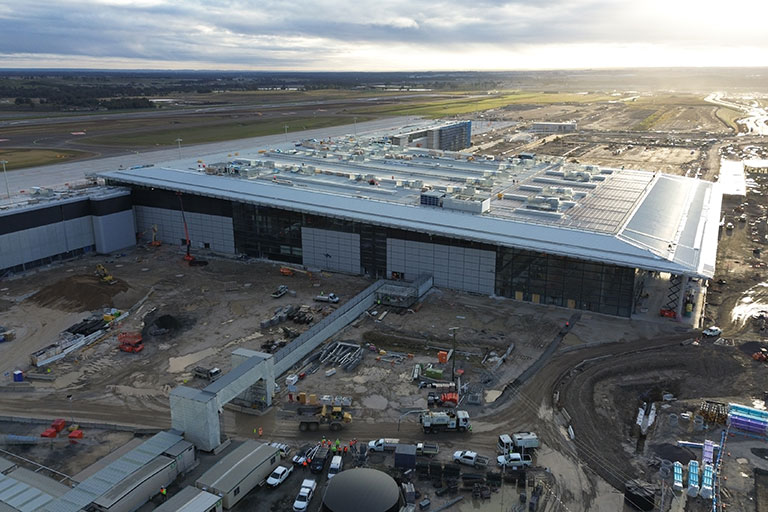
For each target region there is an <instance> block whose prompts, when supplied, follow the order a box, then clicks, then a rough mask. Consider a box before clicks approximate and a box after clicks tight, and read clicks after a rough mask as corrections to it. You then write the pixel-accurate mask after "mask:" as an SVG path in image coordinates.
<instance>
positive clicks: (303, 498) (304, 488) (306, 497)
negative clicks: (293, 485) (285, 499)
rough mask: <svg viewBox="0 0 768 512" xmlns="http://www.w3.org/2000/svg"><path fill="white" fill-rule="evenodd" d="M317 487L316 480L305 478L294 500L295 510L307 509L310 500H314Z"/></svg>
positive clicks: (300, 511) (294, 511)
mask: <svg viewBox="0 0 768 512" xmlns="http://www.w3.org/2000/svg"><path fill="white" fill-rule="evenodd" d="M316 488H317V482H315V481H314V480H304V481H303V482H302V483H301V490H299V494H298V495H297V496H296V500H295V501H294V502H293V512H303V511H305V510H307V507H308V506H309V502H310V501H312V496H313V495H314V494H315V489H316Z"/></svg>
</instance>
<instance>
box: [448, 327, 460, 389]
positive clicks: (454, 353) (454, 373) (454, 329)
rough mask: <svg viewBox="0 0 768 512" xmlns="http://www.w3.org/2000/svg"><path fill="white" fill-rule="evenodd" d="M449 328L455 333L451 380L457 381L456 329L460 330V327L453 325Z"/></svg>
mask: <svg viewBox="0 0 768 512" xmlns="http://www.w3.org/2000/svg"><path fill="white" fill-rule="evenodd" d="M448 330H449V331H452V333H453V354H451V382H455V381H456V331H458V330H459V328H458V327H451V328H450V329H448Z"/></svg>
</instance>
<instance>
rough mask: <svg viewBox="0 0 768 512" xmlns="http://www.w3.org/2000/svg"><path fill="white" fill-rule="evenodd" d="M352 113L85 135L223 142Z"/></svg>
mask: <svg viewBox="0 0 768 512" xmlns="http://www.w3.org/2000/svg"><path fill="white" fill-rule="evenodd" d="M373 119H375V117H373V116H369V117H358V118H357V120H358V121H359V122H364V121H370V120H373ZM351 120H352V119H350V118H348V117H335V116H334V117H331V116H325V117H323V116H317V117H298V118H292V117H285V118H277V119H275V118H271V119H257V120H248V121H243V122H239V123H236V124H226V125H216V126H190V127H178V126H177V127H167V128H163V129H155V130H148V131H143V132H141V133H127V134H113V135H98V136H94V137H88V138H83V139H81V140H82V141H83V142H84V143H87V144H93V145H103V146H173V145H175V142H174V141H175V140H176V139H177V138H180V139H183V142H184V144H201V143H204V142H221V141H225V140H234V139H244V138H248V137H261V136H263V135H275V134H278V133H283V132H284V131H285V126H286V125H287V126H288V131H289V132H295V131H301V130H311V129H313V128H325V127H329V126H338V125H342V124H349V123H350V121H351Z"/></svg>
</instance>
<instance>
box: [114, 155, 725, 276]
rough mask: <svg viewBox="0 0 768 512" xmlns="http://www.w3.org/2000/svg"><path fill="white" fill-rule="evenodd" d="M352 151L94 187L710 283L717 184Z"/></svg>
mask: <svg viewBox="0 0 768 512" xmlns="http://www.w3.org/2000/svg"><path fill="white" fill-rule="evenodd" d="M345 151H346V150H345ZM354 151H358V150H353V151H352V152H350V153H345V152H337V153H332V154H330V153H324V152H312V151H302V152H296V153H295V154H286V153H278V152H271V153H267V154H266V155H264V154H262V155H256V156H255V157H254V160H257V161H258V165H256V166H249V167H248V168H242V169H241V168H238V169H235V168H233V167H228V168H227V171H226V172H230V173H233V172H237V177H234V176H232V175H226V176H218V175H211V174H206V173H205V172H202V171H201V170H180V169H174V168H171V167H170V166H169V167H148V168H142V169H131V170H117V171H111V172H104V173H101V174H100V176H102V177H104V178H107V179H108V180H109V181H110V183H115V184H127V185H139V186H147V187H157V188H164V189H168V190H175V191H182V192H187V193H190V194H196V195H200V196H208V197H216V198H220V199H225V200H233V201H240V202H245V203H252V204H257V205H264V206H273V207H277V208H284V209H289V210H295V211H301V212H305V213H314V214H319V215H327V216H332V217H340V218H345V219H349V220H357V221H362V222H366V223H371V224H378V225H384V226H391V227H396V228H401V229H407V230H412V231H420V232H426V233H430V234H433V235H441V236H447V237H458V238H463V239H468V240H475V241H480V242H485V243H490V244H496V245H503V246H509V247H517V248H522V249H528V250H534V251H543V252H547V253H551V254H560V255H563V256H573V257H576V258H582V259H587V260H594V261H605V262H609V263H614V264H618V265H623V266H630V267H637V268H645V269H651V270H659V271H668V272H672V273H686V274H690V275H700V276H703V277H711V276H712V274H713V272H714V265H715V252H716V248H717V231H718V227H719V211H720V203H721V200H722V194H721V193H720V189H719V188H718V187H717V185H716V184H713V183H710V182H706V181H701V180H696V179H692V178H684V177H679V176H669V175H663V174H654V173H649V172H643V171H632V170H621V169H599V168H596V167H593V166H573V165H572V164H567V163H564V162H561V161H538V162H534V163H526V162H524V161H522V160H516V161H514V162H502V163H498V162H484V161H483V162H479V161H478V162H468V161H466V160H461V159H457V157H456V155H458V154H453V155H454V156H452V157H450V158H448V157H447V156H445V155H443V156H440V155H438V156H435V155H430V154H429V153H425V152H423V151H410V152H409V151H406V152H403V153H399V154H397V155H393V154H390V153H383V152H377V151H374V150H371V151H370V153H365V154H357V153H355V152H354ZM358 152H359V151H358ZM395 156H399V157H400V158H395ZM259 158H260V159H261V160H258V159H259ZM425 190H426V191H428V190H437V191H445V192H446V194H447V195H448V196H451V195H453V198H454V199H458V200H459V201H458V202H459V203H462V204H470V203H472V202H473V201H475V202H477V201H478V200H483V199H484V200H486V201H487V200H489V199H490V208H489V209H486V210H485V211H484V213H482V214H481V213H479V210H475V212H476V213H470V212H469V211H462V210H461V209H454V206H452V205H449V204H448V202H446V205H444V207H439V206H425V205H421V204H420V200H419V197H420V195H421V193H422V192H423V191H425ZM468 194H469V195H468ZM467 197H469V200H466V201H465V200H464V199H465V198H467ZM458 208H463V206H461V205H460V206H459V207H458Z"/></svg>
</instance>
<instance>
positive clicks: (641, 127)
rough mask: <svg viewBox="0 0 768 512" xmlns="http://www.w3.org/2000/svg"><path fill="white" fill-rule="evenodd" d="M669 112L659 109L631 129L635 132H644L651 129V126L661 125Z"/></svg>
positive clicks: (665, 109)
mask: <svg viewBox="0 0 768 512" xmlns="http://www.w3.org/2000/svg"><path fill="white" fill-rule="evenodd" d="M670 113H671V111H670V110H669V109H667V108H660V109H659V110H657V111H656V112H654V113H653V114H651V115H649V116H648V117H646V118H645V119H643V120H642V121H640V122H639V123H637V124H636V125H634V126H633V127H632V128H631V129H632V130H637V131H646V130H650V129H651V128H653V126H654V125H655V124H657V123H661V122H662V120H663V118H664V117H667V116H668V115H669V114H670Z"/></svg>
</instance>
